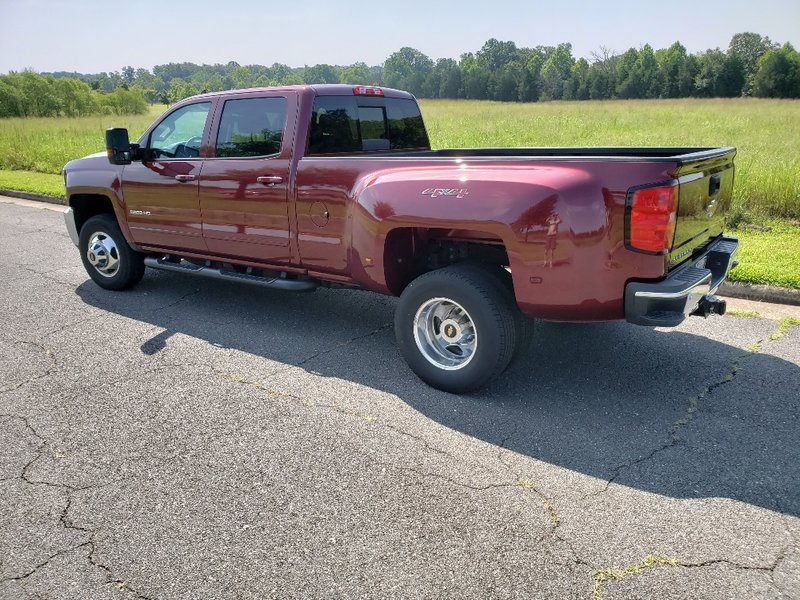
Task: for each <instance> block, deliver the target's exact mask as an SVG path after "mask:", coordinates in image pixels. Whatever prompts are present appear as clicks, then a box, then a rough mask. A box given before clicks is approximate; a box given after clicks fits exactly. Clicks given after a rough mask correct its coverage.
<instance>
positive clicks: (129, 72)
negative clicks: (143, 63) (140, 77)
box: [122, 66, 136, 86]
mask: <svg viewBox="0 0 800 600" xmlns="http://www.w3.org/2000/svg"><path fill="white" fill-rule="evenodd" d="M134 79H136V71H134V70H133V67H131V66H128V67H122V81H124V82H125V85H127V86H131V85H133V81H134Z"/></svg>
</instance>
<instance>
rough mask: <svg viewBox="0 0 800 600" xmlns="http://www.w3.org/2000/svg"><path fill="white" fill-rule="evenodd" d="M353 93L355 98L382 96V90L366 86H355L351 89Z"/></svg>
mask: <svg viewBox="0 0 800 600" xmlns="http://www.w3.org/2000/svg"><path fill="white" fill-rule="evenodd" d="M353 93H354V94H355V95H356V96H383V89H382V88H379V87H370V86H367V85H357V86H355V87H353Z"/></svg>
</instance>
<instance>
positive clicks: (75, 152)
mask: <svg viewBox="0 0 800 600" xmlns="http://www.w3.org/2000/svg"><path fill="white" fill-rule="evenodd" d="M420 104H421V106H422V113H423V115H424V117H425V122H426V123H427V126H428V132H429V134H430V137H431V143H432V144H433V146H434V147H436V148H447V147H479V146H616V145H619V146H736V147H737V148H738V150H739V153H738V154H737V157H736V165H737V171H736V185H735V192H734V194H735V198H734V206H735V208H736V209H737V210H739V211H748V212H750V213H753V214H754V215H755V216H759V217H783V218H793V219H800V101H797V100H768V99H732V100H718V99H713V100H700V99H680V100H627V101H619V100H617V101H602V102H600V101H593V102H545V103H533V104H515V103H503V102H486V101H473V100H423V101H421V102H420ZM163 109H164V107H163V106H156V107H152V108H151V109H150V112H149V113H148V114H146V115H138V116H124V117H122V116H120V117H115V116H98V117H83V118H75V119H68V118H59V119H2V120H0V169H20V170H27V171H38V172H42V173H58V172H60V170H61V167H62V166H63V165H64V163H66V162H67V161H69V160H71V159H73V158H78V157H80V156H84V155H86V154H90V153H92V152H97V151H100V150H102V149H103V144H104V142H103V132H104V131H105V129H106V128H107V127H112V126H121V127H127V128H128V130H129V131H130V134H131V139H136V138H137V137H138V136H139V134H140V133H141V132H142V131H144V129H146V128H147V126H148V125H149V124H150V123H151V122H152V121H153V119H154V118H156V117H157V116H158V114H159V113H160V112H162V111H163Z"/></svg>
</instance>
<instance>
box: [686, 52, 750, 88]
mask: <svg viewBox="0 0 800 600" xmlns="http://www.w3.org/2000/svg"><path fill="white" fill-rule="evenodd" d="M697 61H698V72H697V77H696V78H695V88H696V90H697V95H698V96H703V97H717V98H732V97H734V96H739V95H741V93H742V88H743V86H744V83H745V77H744V68H743V67H742V63H741V62H740V61H739V58H738V57H737V56H736V55H726V54H725V53H724V52H722V51H721V50H720V49H719V48H717V49H716V50H708V51H707V52H705V53H704V54H701V55H700V56H699V57H698V59H697Z"/></svg>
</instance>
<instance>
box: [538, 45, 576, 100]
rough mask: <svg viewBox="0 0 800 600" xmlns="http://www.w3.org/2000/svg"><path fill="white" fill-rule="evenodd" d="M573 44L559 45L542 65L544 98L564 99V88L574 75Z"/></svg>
mask: <svg viewBox="0 0 800 600" xmlns="http://www.w3.org/2000/svg"><path fill="white" fill-rule="evenodd" d="M574 64H575V59H574V58H573V57H572V44H559V45H558V46H557V47H556V48H555V50H553V51H552V52H550V53H549V54H548V55H547V58H545V61H544V63H543V64H542V98H543V99H545V100H560V99H562V98H563V97H564V86H565V84H566V82H567V81H568V80H569V78H570V75H571V74H572V65H574Z"/></svg>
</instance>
